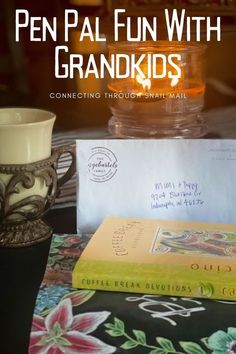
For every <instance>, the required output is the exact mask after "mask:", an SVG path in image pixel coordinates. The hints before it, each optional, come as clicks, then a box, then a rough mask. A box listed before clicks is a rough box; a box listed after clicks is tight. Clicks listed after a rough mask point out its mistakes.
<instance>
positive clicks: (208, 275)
mask: <svg viewBox="0 0 236 354" xmlns="http://www.w3.org/2000/svg"><path fill="white" fill-rule="evenodd" d="M72 283H73V286H74V287H77V288H88V289H100V290H110V291H125V292H140V293H147V294H166V295H179V296H190V297H193V296H194V297H209V298H215V299H225V300H235V299H236V225H232V224H231V225H229V224H212V223H199V222H183V221H164V220H148V219H131V218H120V217H107V218H106V219H105V220H104V222H103V223H102V225H101V226H100V227H99V228H98V230H97V231H96V233H95V234H94V236H93V237H92V239H91V240H90V242H89V243H88V245H87V247H86V249H85V250H84V252H83V254H82V255H81V257H80V259H79V260H78V262H77V264H76V266H75V268H74V270H73V275H72Z"/></svg>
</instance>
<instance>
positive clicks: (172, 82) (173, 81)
mask: <svg viewBox="0 0 236 354" xmlns="http://www.w3.org/2000/svg"><path fill="white" fill-rule="evenodd" d="M178 83H179V79H178V78H177V77H174V78H173V79H172V80H171V83H170V86H171V87H175V86H176V85H177V84H178Z"/></svg>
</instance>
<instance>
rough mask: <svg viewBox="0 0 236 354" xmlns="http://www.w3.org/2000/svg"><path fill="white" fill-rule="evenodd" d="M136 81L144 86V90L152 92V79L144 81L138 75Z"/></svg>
mask: <svg viewBox="0 0 236 354" xmlns="http://www.w3.org/2000/svg"><path fill="white" fill-rule="evenodd" d="M136 81H137V82H138V83H139V84H140V85H142V87H143V89H144V90H146V89H148V90H150V89H151V86H152V82H151V80H150V79H143V78H142V77H141V76H140V75H139V74H138V75H136Z"/></svg>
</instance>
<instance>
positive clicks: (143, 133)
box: [108, 41, 207, 138]
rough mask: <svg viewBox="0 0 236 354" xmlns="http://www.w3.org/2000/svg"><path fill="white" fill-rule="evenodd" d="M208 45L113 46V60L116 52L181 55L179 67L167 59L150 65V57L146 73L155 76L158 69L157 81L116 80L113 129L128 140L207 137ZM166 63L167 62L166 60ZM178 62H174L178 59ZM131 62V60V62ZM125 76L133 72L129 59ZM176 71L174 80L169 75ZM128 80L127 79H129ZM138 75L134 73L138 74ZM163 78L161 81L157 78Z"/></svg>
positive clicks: (143, 64)
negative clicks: (206, 89) (205, 99)
mask: <svg viewBox="0 0 236 354" xmlns="http://www.w3.org/2000/svg"><path fill="white" fill-rule="evenodd" d="M205 49H206V46H205V45H202V44H196V43H192V42H168V41H158V42H152V41H146V42H138V43H134V42H132V43H130V42H119V43H114V44H111V45H110V46H109V56H110V60H111V57H112V55H114V54H120V53H122V54H125V55H126V56H129V57H130V58H131V56H134V55H135V58H137V59H138V58H140V56H141V55H143V54H161V55H162V57H163V56H165V57H166V58H168V57H169V56H170V55H171V54H178V55H180V58H181V59H180V60H178V61H175V63H174V64H175V65H177V66H178V67H179V69H180V70H181V76H180V77H179V78H177V77H176V76H177V74H176V73H177V69H175V68H176V66H175V68H174V65H172V66H171V64H170V63H169V62H168V60H167V59H165V61H164V62H163V60H159V61H157V60H156V62H155V64H153V63H152V64H151V65H152V66H150V62H148V60H149V59H150V57H149V59H148V55H146V56H145V58H146V59H145V58H144V60H142V61H141V64H140V68H141V70H142V72H143V73H144V74H145V73H148V71H149V73H150V67H151V70H153V65H155V68H154V69H155V78H153V77H151V78H150V75H147V76H146V75H145V78H143V77H141V76H140V75H139V73H137V74H136V75H135V77H131V76H130V77H127V78H116V79H110V81H109V83H108V88H109V91H110V98H111V103H110V109H111V112H112V117H111V119H110V121H109V131H110V133H111V134H112V135H114V136H116V137H124V138H136V137H143V138H199V137H202V136H204V135H205V134H206V133H207V126H206V124H205V121H204V119H203V117H202V116H201V110H202V108H203V105H204V93H205ZM160 59H162V58H160ZM173 61H174V60H173ZM130 62H131V60H130ZM119 64H120V73H121V74H122V73H123V74H124V73H125V72H127V71H126V70H127V61H125V60H123V61H120V63H119ZM170 70H171V71H172V74H173V75H172V76H174V77H173V78H170V77H169V73H170ZM124 76H125V75H124ZM133 76H134V75H133ZM157 76H158V78H157Z"/></svg>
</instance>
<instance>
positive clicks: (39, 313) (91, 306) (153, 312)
mask: <svg viewBox="0 0 236 354" xmlns="http://www.w3.org/2000/svg"><path fill="white" fill-rule="evenodd" d="M89 238H90V236H89V235H84V236H82V235H54V237H53V240H52V245H51V250H50V256H49V259H48V266H47V270H46V273H45V277H44V281H43V283H42V286H41V289H40V291H39V294H38V298H37V303H36V307H35V314H34V318H33V325H32V332H31V341H30V349H29V354H62V353H65V354H75V353H78V354H109V353H130V354H186V353H188V354H206V353H207V354H208V353H213V354H234V353H236V303H234V302H220V301H210V300H209V301H208V300H201V299H200V300H199V299H189V298H177V297H164V296H153V295H141V294H127V293H112V292H101V291H97V292H95V291H92V290H91V291H90V290H77V289H73V288H72V287H71V271H72V269H73V266H74V264H75V262H76V261H77V259H78V257H79V256H80V254H81V252H82V250H83V248H84V247H85V245H86V243H87V242H88V240H89Z"/></svg>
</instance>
